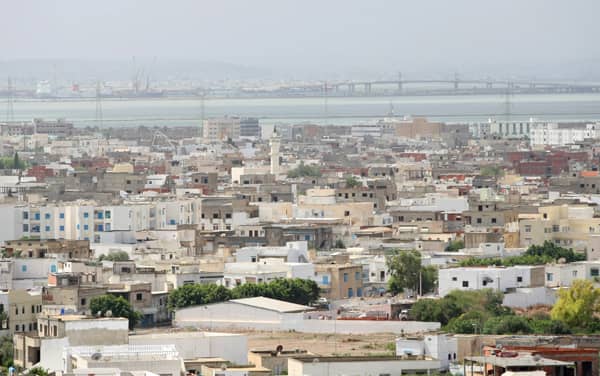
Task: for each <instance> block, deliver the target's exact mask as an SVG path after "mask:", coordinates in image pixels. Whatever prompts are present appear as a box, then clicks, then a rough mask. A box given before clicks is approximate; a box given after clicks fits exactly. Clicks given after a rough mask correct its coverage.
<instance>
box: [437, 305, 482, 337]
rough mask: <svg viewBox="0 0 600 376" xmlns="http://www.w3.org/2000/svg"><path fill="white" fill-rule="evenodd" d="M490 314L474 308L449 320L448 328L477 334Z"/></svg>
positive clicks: (455, 331)
mask: <svg viewBox="0 0 600 376" xmlns="http://www.w3.org/2000/svg"><path fill="white" fill-rule="evenodd" d="M488 317H489V315H488V314H486V313H485V312H483V311H478V310H472V311H469V312H466V313H463V314H461V315H460V316H458V317H455V318H453V319H451V320H450V322H448V326H447V329H448V331H450V332H452V333H459V334H475V333H481V330H482V328H483V325H484V323H485V321H486V320H487V319H488Z"/></svg>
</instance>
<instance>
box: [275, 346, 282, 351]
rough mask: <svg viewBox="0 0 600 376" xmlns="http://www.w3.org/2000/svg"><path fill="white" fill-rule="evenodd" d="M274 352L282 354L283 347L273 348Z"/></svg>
mask: <svg viewBox="0 0 600 376" xmlns="http://www.w3.org/2000/svg"><path fill="white" fill-rule="evenodd" d="M275 351H277V353H281V352H283V345H277V347H276V348H275Z"/></svg>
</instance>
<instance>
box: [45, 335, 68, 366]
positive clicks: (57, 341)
mask: <svg viewBox="0 0 600 376" xmlns="http://www.w3.org/2000/svg"><path fill="white" fill-rule="evenodd" d="M68 345H69V339H68V338H66V337H64V338H43V339H42V340H41V346H40V366H42V368H45V369H47V370H50V371H59V370H62V369H63V357H62V355H63V349H64V348H65V347H66V346H68Z"/></svg>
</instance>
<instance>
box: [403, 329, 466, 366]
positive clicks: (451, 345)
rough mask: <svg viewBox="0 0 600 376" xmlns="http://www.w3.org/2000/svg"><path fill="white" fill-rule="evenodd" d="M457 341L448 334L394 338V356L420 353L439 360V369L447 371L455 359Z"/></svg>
mask: <svg viewBox="0 0 600 376" xmlns="http://www.w3.org/2000/svg"><path fill="white" fill-rule="evenodd" d="M457 352H458V342H457V339H456V337H454V336H450V335H448V334H427V335H425V336H423V337H421V338H417V339H415V338H406V337H399V338H397V339H396V356H400V357H402V356H411V355H417V356H418V355H422V356H427V357H430V358H433V359H437V360H439V361H440V369H439V370H440V371H447V370H448V367H449V366H450V363H452V362H456V361H457V358H456V357H457V355H456V354H457Z"/></svg>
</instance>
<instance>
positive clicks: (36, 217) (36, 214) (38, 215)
mask: <svg viewBox="0 0 600 376" xmlns="http://www.w3.org/2000/svg"><path fill="white" fill-rule="evenodd" d="M33 217H34V218H35V220H36V221H39V220H40V213H35V215H34V216H33Z"/></svg>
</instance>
